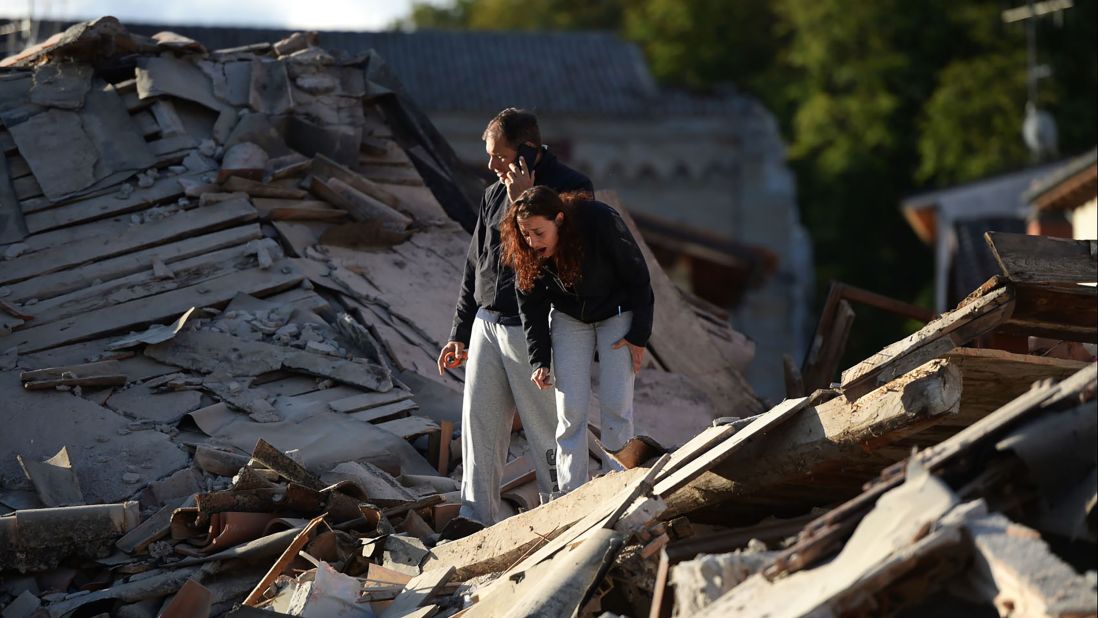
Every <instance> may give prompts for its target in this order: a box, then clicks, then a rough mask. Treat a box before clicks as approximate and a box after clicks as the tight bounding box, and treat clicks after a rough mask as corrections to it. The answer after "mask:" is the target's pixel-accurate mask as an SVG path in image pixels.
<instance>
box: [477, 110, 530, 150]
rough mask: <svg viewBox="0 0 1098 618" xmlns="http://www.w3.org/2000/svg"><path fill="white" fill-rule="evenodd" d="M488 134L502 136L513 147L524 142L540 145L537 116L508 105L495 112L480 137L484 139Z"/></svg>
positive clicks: (497, 137) (496, 137) (495, 136)
mask: <svg viewBox="0 0 1098 618" xmlns="http://www.w3.org/2000/svg"><path fill="white" fill-rule="evenodd" d="M489 136H491V137H492V138H493V139H496V140H498V139H499V138H501V137H502V138H503V139H504V140H505V141H506V142H507V143H508V144H510V145H511V147H513V148H517V147H518V146H519V144H524V143H526V142H530V143H531V144H533V145H535V146H538V147H541V131H540V130H539V129H538V117H537V116H535V115H534V114H533V113H531V112H528V111H526V110H524V109H517V108H514V107H508V108H507V109H505V110H503V111H502V112H500V113H498V114H496V116H495V118H492V119H491V120H490V121H489V122H488V126H487V127H486V128H485V129H484V134H483V135H481V136H480V139H482V140H486V139H488V137H489Z"/></svg>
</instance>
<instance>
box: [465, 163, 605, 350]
mask: <svg viewBox="0 0 1098 618" xmlns="http://www.w3.org/2000/svg"><path fill="white" fill-rule="evenodd" d="M534 184H537V185H542V186H546V187H549V188H550V189H553V190H554V191H557V192H558V193H564V192H566V191H587V192H588V193H591V194H594V192H595V189H594V187H593V186H592V185H591V181H590V180H589V179H588V178H587V177H586V176H584V175H583V174H581V173H579V172H577V171H576V170H574V169H572V168H570V167H568V166H566V165H564V164H563V163H561V162H560V161H558V160H557V157H556V156H555V155H553V153H552V152H549V149H548V147H546V146H542V149H541V157H539V159H538V162H537V164H536V165H534ZM510 205H511V202H510V200H509V199H508V198H507V187H506V186H505V185H504V184H503V183H502V182H500V181H498V180H497V181H496V182H494V183H492V184H491V185H490V186H489V187H488V188H487V189H485V190H484V199H483V200H481V203H480V213H479V216H478V217H477V225H476V227H475V228H474V229H473V240H472V242H470V243H469V258H468V260H467V261H466V263H465V276H464V277H463V278H462V282H461V293H460V294H459V295H458V302H457V309H456V310H455V311H454V326H453V328H452V329H451V330H450V341H460V342H462V343H464V344H465V345H469V337H470V335H471V334H472V331H473V320H474V319H475V318H476V315H477V309H478V308H481V307H483V308H484V309H488V310H490V311H495V312H498V313H500V314H502V315H503V316H505V317H507V318H510V319H513V320H514V323H515V324H516V325H517V324H518V299H517V298H516V296H515V279H514V273H513V272H512V271H511V269H510V268H507V267H506V266H504V265H503V264H502V261H501V250H500V241H499V222H500V219H502V218H503V214H504V213H505V212H506V211H507V207H508V206H510Z"/></svg>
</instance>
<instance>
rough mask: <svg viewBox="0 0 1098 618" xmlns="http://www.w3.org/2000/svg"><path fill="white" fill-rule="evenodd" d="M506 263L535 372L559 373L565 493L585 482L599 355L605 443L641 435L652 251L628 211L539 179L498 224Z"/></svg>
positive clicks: (542, 377) (544, 378)
mask: <svg viewBox="0 0 1098 618" xmlns="http://www.w3.org/2000/svg"><path fill="white" fill-rule="evenodd" d="M500 240H501V244H502V246H503V247H502V248H503V261H504V264H506V265H507V266H509V267H510V268H511V269H512V270H513V271H514V273H515V288H516V290H517V292H518V297H519V313H520V315H521V316H522V325H523V328H524V329H525V331H526V342H527V346H528V347H529V350H530V364H531V365H532V366H533V369H534V372H533V374H532V375H531V378H530V379H531V380H532V381H533V382H534V383H535V384H537V386H538V387H539V388H541V389H547V388H550V387H551V386H553V381H552V380H551V379H550V370H552V376H553V378H555V380H556V401H557V474H558V481H559V484H560V490H561V492H562V493H565V492H569V491H571V490H573V489H575V488H577V487H579V486H580V485H582V484H583V483H585V482H587V479H588V471H587V457H588V455H587V410H588V404H589V402H590V397H591V371H592V367H593V365H594V358H595V353H596V352H598V358H599V369H598V371H599V405H600V413H601V423H600V426H601V428H602V442H603V445H604V446H605V447H606V448H607V449H608V450H610V451H617V450H620V449H621V448H622V447H623V446H625V443H626V441H627V440H629V438H631V437H633V379H634V376H635V374H636V373H637V372H638V371H640V367H641V363H642V361H643V359H644V347H645V345H647V343H648V337H649V335H650V334H651V332H652V308H653V302H654V297H653V295H652V286H651V284H650V281H649V276H648V266H647V265H646V264H645V261H644V255H643V254H642V253H641V251H640V248H639V247H638V246H637V243H636V241H635V240H634V239H633V235H632V234H631V233H630V232H629V229H628V228H627V227H626V226H625V222H624V221H622V218H621V216H620V215H619V214H618V213H617V211H615V210H614V209H613V208H611V207H610V206H608V205H606V204H604V203H602V202H598V201H594V200H592V199H591V198H590V195H588V194H582V193H565V194H563V195H558V194H557V193H556V192H555V191H553V190H552V189H550V188H548V187H541V186H538V187H533V188H531V189H528V190H526V191H525V192H523V193H522V194H521V195H520V196H519V197H518V199H516V200H515V201H514V202H513V203H512V205H511V207H510V208H509V209H508V211H507V213H506V214H505V215H504V217H503V220H502V221H501V222H500Z"/></svg>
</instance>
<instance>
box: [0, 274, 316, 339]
mask: <svg viewBox="0 0 1098 618" xmlns="http://www.w3.org/2000/svg"><path fill="white" fill-rule="evenodd" d="M301 280H302V277H301V275H300V274H298V272H297V271H296V270H294V269H293V267H292V266H290V265H289V264H286V263H284V262H276V263H275V264H274V265H273V266H271V267H270V268H266V269H264V268H256V269H251V270H245V271H238V272H235V273H233V274H231V275H228V276H225V277H219V278H217V279H211V280H208V281H204V282H202V283H200V284H197V285H192V286H188V287H185V288H181V289H178V290H172V291H170V292H164V293H163V294H157V295H156V296H149V297H146V298H139V299H137V300H132V301H129V302H125V303H122V304H119V305H114V306H111V307H105V308H103V309H98V310H96V311H92V312H90V313H87V314H84V315H80V316H75V317H71V318H66V319H64V320H59V321H57V322H54V323H51V324H45V325H42V326H36V327H34V328H28V329H25V330H21V331H19V332H16V333H12V334H11V335H8V336H7V337H0V345H3V346H5V349H6V348H7V347H11V346H16V345H17V346H19V351H20V352H34V351H37V350H45V349H47V348H52V347H55V346H59V345H63V344H65V343H75V342H78V341H84V340H86V339H92V338H94V337H100V336H104V335H108V334H112V333H118V332H124V331H127V330H134V329H139V328H143V327H145V326H148V325H149V324H156V323H163V322H167V321H171V320H174V319H176V318H178V317H179V316H180V315H182V314H183V312H185V311H187V310H188V309H190V308H191V307H211V306H217V305H221V304H224V303H227V302H229V301H230V300H232V299H233V297H234V296H236V295H237V294H238V293H241V292H243V293H245V294H252V295H254V296H263V295H265V294H268V293H271V292H275V291H279V290H284V289H286V288H289V287H291V286H294V285H297V284H298V283H300V282H301Z"/></svg>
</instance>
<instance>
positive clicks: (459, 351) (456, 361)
mask: <svg viewBox="0 0 1098 618" xmlns="http://www.w3.org/2000/svg"><path fill="white" fill-rule="evenodd" d="M468 358H469V354H468V353H467V352H466V351H465V344H464V343H462V342H460V341H448V342H446V346H445V347H443V348H442V351H441V352H439V353H438V375H442V374H444V373H445V372H446V370H447V369H456V368H458V367H460V366H461V364H462V363H463V362H465V361H466V360H468Z"/></svg>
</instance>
